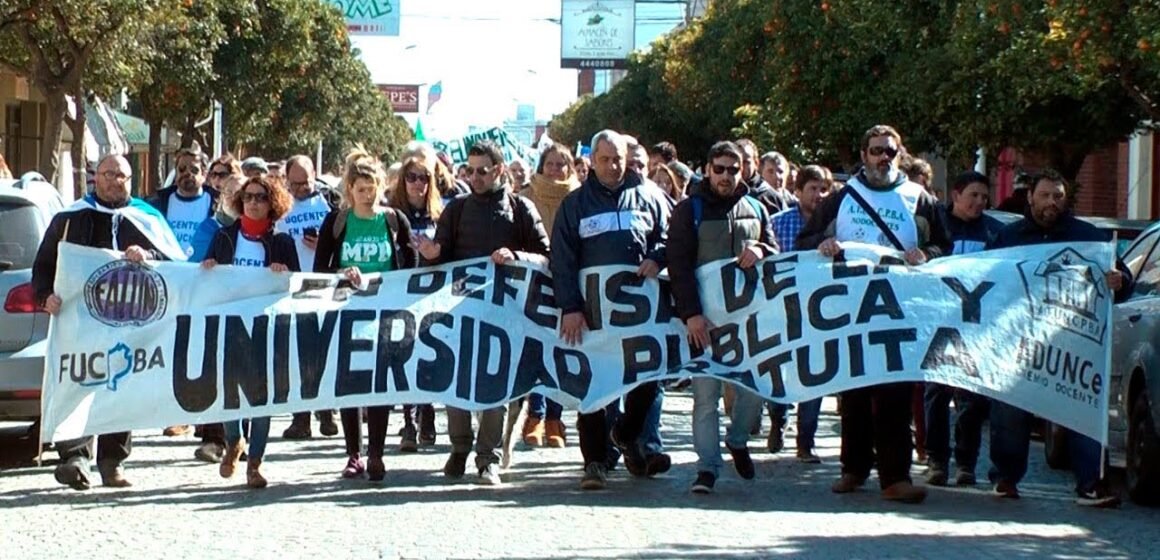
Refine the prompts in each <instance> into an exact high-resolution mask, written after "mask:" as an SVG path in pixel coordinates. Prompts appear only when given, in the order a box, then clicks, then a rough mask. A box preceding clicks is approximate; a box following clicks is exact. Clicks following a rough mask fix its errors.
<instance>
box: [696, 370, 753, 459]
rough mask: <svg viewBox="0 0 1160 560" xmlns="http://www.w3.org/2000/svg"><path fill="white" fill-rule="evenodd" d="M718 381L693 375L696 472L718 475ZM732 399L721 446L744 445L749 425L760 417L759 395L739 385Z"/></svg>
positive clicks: (719, 418) (719, 432)
mask: <svg viewBox="0 0 1160 560" xmlns="http://www.w3.org/2000/svg"><path fill="white" fill-rule="evenodd" d="M722 383H723V382H722V381H720V380H718V379H714V378H712V377H694V378H693V449H694V450H696V452H697V472H709V473H713V476H718V475H719V474H720V470H721V467H722V466H724V465H725V462H724V461H722V460H721V417H720V412H719V411H718V405H719V401H720V400H721V389H722ZM736 394H737V397H736V398H735V399H734V400H733V410H732V414H731V417H730V418H729V428H728V429H727V430H726V432H725V445H726V446H728V447H731V448H733V449H741V448H744V447H748V444H749V427H750V426H752V425H753V423H754V422H755V421H757V419H758V418H760V417H761V397H759V396H757V395H756V394H754V393H751V392H749V391H747V390H745V389H742V388H740V387H738V388H737V391H736Z"/></svg>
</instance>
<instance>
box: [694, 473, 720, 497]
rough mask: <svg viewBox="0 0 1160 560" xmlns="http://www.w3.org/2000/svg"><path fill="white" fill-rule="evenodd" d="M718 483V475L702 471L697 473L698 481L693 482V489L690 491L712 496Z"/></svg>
mask: <svg viewBox="0 0 1160 560" xmlns="http://www.w3.org/2000/svg"><path fill="white" fill-rule="evenodd" d="M716 483H717V476H716V475H714V474H713V473H711V472H708V471H701V472H699V473H697V480H694V481H693V487H692V488H690V489H689V491H690V492H692V493H694V494H712V493H713V485H714V484H716Z"/></svg>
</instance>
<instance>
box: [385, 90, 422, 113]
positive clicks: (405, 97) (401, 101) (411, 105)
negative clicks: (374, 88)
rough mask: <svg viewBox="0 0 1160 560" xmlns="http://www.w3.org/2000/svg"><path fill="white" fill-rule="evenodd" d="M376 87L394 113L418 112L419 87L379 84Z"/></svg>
mask: <svg viewBox="0 0 1160 560" xmlns="http://www.w3.org/2000/svg"><path fill="white" fill-rule="evenodd" d="M378 87H379V91H381V92H382V93H383V95H385V96H386V97H387V100H388V101H390V102H391V109H392V110H393V111H395V112H396V113H418V112H419V86H408V85H395V84H379V85H378Z"/></svg>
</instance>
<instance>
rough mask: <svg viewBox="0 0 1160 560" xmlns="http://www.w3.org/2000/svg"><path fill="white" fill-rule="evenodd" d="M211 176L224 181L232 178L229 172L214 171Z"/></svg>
mask: <svg viewBox="0 0 1160 560" xmlns="http://www.w3.org/2000/svg"><path fill="white" fill-rule="evenodd" d="M209 176H210V177H217V178H218V179H224V178H226V177H229V176H230V172H229V171H213V172H211V173H210V174H209Z"/></svg>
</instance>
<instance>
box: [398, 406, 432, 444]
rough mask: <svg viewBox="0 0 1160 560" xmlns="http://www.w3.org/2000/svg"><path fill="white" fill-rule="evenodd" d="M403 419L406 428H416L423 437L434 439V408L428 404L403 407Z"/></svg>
mask: <svg viewBox="0 0 1160 560" xmlns="http://www.w3.org/2000/svg"><path fill="white" fill-rule="evenodd" d="M403 415H404V416H403V418H404V422H405V423H406V425H407V426H411V427H413V428H416V430H417V431H418V432H419V433H420V434H421V435H424V436H430V437H435V406H434V405H430V404H405V405H403Z"/></svg>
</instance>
